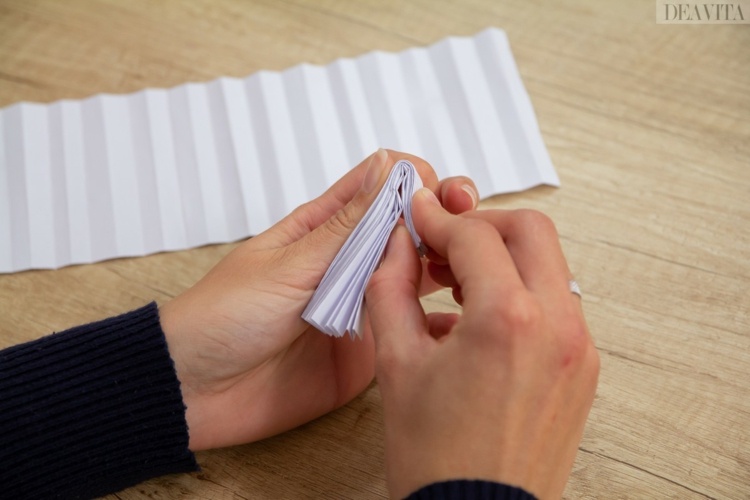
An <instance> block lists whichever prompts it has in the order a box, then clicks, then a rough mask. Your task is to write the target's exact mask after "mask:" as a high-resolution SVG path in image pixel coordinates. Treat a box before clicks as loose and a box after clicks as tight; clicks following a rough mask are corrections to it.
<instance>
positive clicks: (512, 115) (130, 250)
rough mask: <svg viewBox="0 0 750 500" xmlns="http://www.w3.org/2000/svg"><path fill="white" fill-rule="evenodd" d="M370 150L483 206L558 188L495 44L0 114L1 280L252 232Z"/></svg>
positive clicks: (474, 40) (495, 39)
mask: <svg viewBox="0 0 750 500" xmlns="http://www.w3.org/2000/svg"><path fill="white" fill-rule="evenodd" d="M378 147H384V148H392V149H397V150H401V151H407V152H409V153H413V154H416V155H418V156H421V157H423V158H425V159H426V160H427V161H429V162H430V163H431V164H432V165H433V167H434V168H435V170H436V172H437V174H438V176H439V177H444V176H450V175H468V176H471V177H472V178H473V179H474V180H475V182H476V184H477V187H478V189H479V194H480V196H482V197H486V196H489V195H492V194H497V193H503V192H510V191H518V190H521V189H526V188H529V187H532V186H534V185H537V184H540V183H546V184H552V185H557V184H558V179H557V176H556V174H555V171H554V169H553V167H552V164H551V163H550V160H549V157H548V155H547V151H546V149H545V148H544V144H543V142H542V139H541V136H540V134H539V130H538V127H537V123H536V119H535V117H534V113H533V110H532V107H531V102H530V100H529V98H528V95H527V94H526V92H525V90H524V88H523V84H522V83H521V79H520V76H519V74H518V70H517V69H516V65H515V63H514V61H513V56H512V55H511V52H510V48H509V46H508V41H507V39H506V37H505V34H504V33H503V32H502V31H500V30H497V29H488V30H485V31H483V32H481V33H479V34H478V35H476V36H475V37H471V38H447V39H445V40H442V41H440V42H438V43H436V44H434V45H432V46H430V47H426V48H412V49H409V50H405V51H403V52H400V53H397V54H392V53H384V52H371V53H368V54H364V55H362V56H360V57H357V58H356V59H340V60H337V61H334V62H332V63H331V64H328V65H327V66H311V65H308V64H302V65H299V66H295V67H293V68H290V69H288V70H286V71H282V72H279V73H274V72H268V71H261V72H258V73H255V74H253V75H251V76H249V77H247V78H219V79H217V80H214V81H211V82H207V83H189V84H185V85H181V86H178V87H175V88H172V89H147V90H144V91H141V92H136V93H134V94H128V95H97V96H94V97H91V98H88V99H83V100H80V101H58V102H55V103H52V104H33V103H18V104H14V105H12V106H9V107H7V108H4V109H2V110H0V272H13V271H19V270H23V269H29V268H56V267H60V266H64V265H67V264H75V263H86V262H95V261H99V260H103V259H109V258H113V257H122V256H135V255H144V254H148V253H153V252H159V251H164V250H179V249H184V248H190V247H194V246H199V245H204V244H207V243H217V242H226V241H233V240H237V239H240V238H244V237H247V236H249V235H253V234H257V233H259V232H262V231H263V230H265V229H267V228H268V227H269V226H270V225H272V224H273V223H275V222H276V221H278V220H279V219H281V218H282V217H283V216H284V215H286V214H287V213H289V212H290V211H291V210H292V209H294V208H295V207H296V206H298V205H300V204H302V203H304V202H306V201H308V200H310V199H312V198H314V197H315V196H317V195H319V194H321V193H322V192H323V191H324V190H325V188H326V187H328V186H329V185H331V184H333V182H334V181H335V180H336V179H338V178H339V177H341V176H342V175H344V173H346V171H347V170H349V169H350V168H351V167H352V166H354V165H356V164H357V163H358V162H359V161H360V160H361V159H362V158H364V157H366V156H367V155H368V154H370V153H371V152H373V151H375V150H376V149H377V148H378Z"/></svg>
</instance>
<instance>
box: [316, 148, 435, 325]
mask: <svg viewBox="0 0 750 500" xmlns="http://www.w3.org/2000/svg"><path fill="white" fill-rule="evenodd" d="M421 187H422V181H421V179H420V178H419V175H418V174H417V171H416V169H415V168H414V165H412V164H411V163H410V162H408V161H406V160H402V161H399V162H398V163H396V164H395V165H394V166H393V169H392V170H391V173H390V175H389V176H388V179H387V180H386V181H385V185H383V188H382V189H381V191H380V193H378V196H377V197H376V198H375V201H374V202H373V203H372V205H371V206H370V208H369V209H368V210H367V213H365V216H364V217H363V218H362V220H361V221H360V222H359V224H357V227H355V228H354V231H352V234H351V235H349V238H347V239H346V242H345V243H344V245H343V246H342V247H341V250H339V253H338V254H336V257H335V258H334V259H333V262H331V265H330V266H329V267H328V270H327V271H326V273H325V274H324V275H323V279H322V280H321V281H320V284H319V285H318V288H317V289H316V290H315V293H314V294H313V296H312V298H311V299H310V302H309V304H307V307H306V308H305V310H304V312H303V313H302V319H304V320H305V321H307V322H308V323H310V324H311V325H313V326H314V327H315V328H317V329H318V330H320V331H321V332H324V333H327V334H328V335H332V336H334V337H343V336H344V334H345V333H347V332H348V333H349V335H351V337H352V338H354V336H355V335H356V336H359V337H361V336H362V329H361V325H360V322H361V321H362V306H363V300H364V295H365V287H366V286H367V282H368V281H370V276H372V273H373V272H374V271H375V267H376V266H377V265H378V263H379V262H380V259H381V257H382V256H383V252H384V251H385V245H386V243H387V242H388V238H389V236H390V235H391V231H393V228H394V227H395V226H396V223H397V222H398V219H399V217H401V214H402V213H403V216H404V222H405V223H406V227H407V229H408V230H409V233H410V234H411V238H412V240H413V241H414V247H415V248H416V249H418V251H419V252H420V254H423V253H424V251H425V249H424V247H423V246H422V242H421V240H420V239H419V236H418V235H417V232H416V230H415V229H414V224H413V223H412V218H411V198H412V196H414V193H416V192H417V190H418V189H420V188H421Z"/></svg>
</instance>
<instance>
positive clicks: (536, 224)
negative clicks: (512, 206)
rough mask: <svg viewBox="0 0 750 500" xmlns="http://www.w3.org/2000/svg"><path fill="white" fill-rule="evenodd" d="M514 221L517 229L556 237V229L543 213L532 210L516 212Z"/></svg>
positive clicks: (525, 209)
mask: <svg viewBox="0 0 750 500" xmlns="http://www.w3.org/2000/svg"><path fill="white" fill-rule="evenodd" d="M513 216H514V221H515V223H516V225H517V226H518V227H519V228H525V229H532V230H533V231H535V232H540V233H544V234H551V235H555V236H556V235H557V228H556V227H555V223H554V222H553V221H552V219H551V218H550V217H549V216H548V215H547V214H545V213H543V212H540V211H538V210H533V209H527V208H524V209H520V210H516V211H515V212H514V214H513Z"/></svg>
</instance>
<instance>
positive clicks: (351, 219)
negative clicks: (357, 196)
mask: <svg viewBox="0 0 750 500" xmlns="http://www.w3.org/2000/svg"><path fill="white" fill-rule="evenodd" d="M354 212H355V211H354V209H353V207H352V206H351V205H347V206H345V207H343V208H341V209H339V210H337V211H336V213H334V214H333V215H332V216H331V218H330V219H328V222H327V223H326V227H327V228H328V230H329V231H330V232H331V234H333V235H335V236H339V237H347V236H349V233H351V232H352V230H353V229H354V227H355V226H356V225H357V222H358V219H357V217H356V216H355V213H354Z"/></svg>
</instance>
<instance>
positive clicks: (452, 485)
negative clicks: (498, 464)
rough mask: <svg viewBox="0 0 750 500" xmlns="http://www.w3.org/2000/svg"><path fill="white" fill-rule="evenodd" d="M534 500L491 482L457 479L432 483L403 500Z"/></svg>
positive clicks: (529, 494) (534, 498)
mask: <svg viewBox="0 0 750 500" xmlns="http://www.w3.org/2000/svg"><path fill="white" fill-rule="evenodd" d="M475 499H481V500H536V497H535V496H534V495H532V494H531V493H528V492H526V491H525V490H522V489H521V488H517V487H515V486H509V485H507V484H501V483H495V482H492V481H481V480H468V479H457V480H452V481H441V482H438V483H433V484H430V485H428V486H425V487H423V488H420V489H419V490H417V491H415V492H414V493H412V494H411V495H409V496H408V497H406V499H405V500H475Z"/></svg>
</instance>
